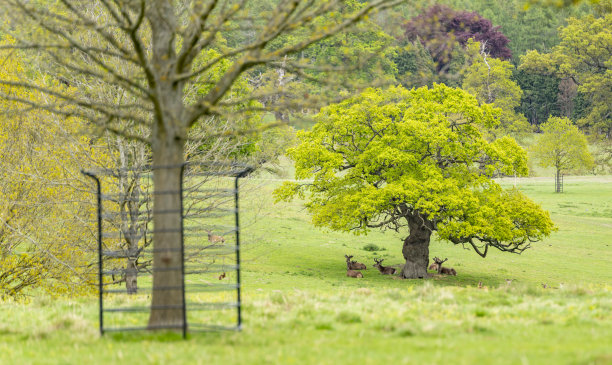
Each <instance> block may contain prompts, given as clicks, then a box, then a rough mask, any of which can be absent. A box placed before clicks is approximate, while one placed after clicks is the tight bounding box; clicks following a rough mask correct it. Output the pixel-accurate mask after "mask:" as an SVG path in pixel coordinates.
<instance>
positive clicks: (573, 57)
mask: <svg viewBox="0 0 612 365" xmlns="http://www.w3.org/2000/svg"><path fill="white" fill-rule="evenodd" d="M559 34H560V38H561V43H560V44H559V45H557V46H555V47H554V48H553V50H552V52H551V53H546V54H541V53H539V52H538V51H535V50H534V51H530V52H527V54H525V56H524V57H522V58H521V63H522V64H521V68H522V69H526V70H530V71H531V72H539V73H541V74H548V75H556V76H558V77H559V78H562V79H571V80H573V81H574V82H575V83H576V84H577V85H578V91H580V92H582V93H583V94H584V95H585V96H587V98H588V104H589V105H588V107H587V114H586V116H585V117H584V118H582V119H581V121H580V124H582V125H584V126H586V127H588V128H589V129H591V130H592V131H593V132H595V133H597V134H600V135H602V136H604V137H605V138H612V104H611V103H610V100H612V13H608V14H607V15H605V16H603V17H601V18H595V17H594V16H592V15H588V16H585V17H583V18H580V19H576V18H570V19H569V20H568V25H567V26H566V27H563V28H560V30H559Z"/></svg>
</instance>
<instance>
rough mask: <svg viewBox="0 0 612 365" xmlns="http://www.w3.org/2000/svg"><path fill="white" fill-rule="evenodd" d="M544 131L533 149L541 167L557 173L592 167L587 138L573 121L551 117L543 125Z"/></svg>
mask: <svg viewBox="0 0 612 365" xmlns="http://www.w3.org/2000/svg"><path fill="white" fill-rule="evenodd" d="M542 131H543V132H544V133H543V134H542V135H541V136H540V137H539V138H538V140H537V141H536V143H535V145H534V147H533V150H534V153H535V156H536V158H538V160H539V164H540V166H542V167H550V166H552V167H554V168H555V169H556V170H557V173H563V172H568V171H569V170H572V169H582V170H585V169H589V168H591V167H592V165H593V157H592V156H591V154H590V153H589V149H588V144H587V140H586V137H585V136H584V134H583V133H582V132H580V130H578V127H576V126H575V125H574V124H573V123H572V122H571V120H569V119H568V118H558V117H551V118H549V119H548V121H547V122H546V123H544V124H543V125H542Z"/></svg>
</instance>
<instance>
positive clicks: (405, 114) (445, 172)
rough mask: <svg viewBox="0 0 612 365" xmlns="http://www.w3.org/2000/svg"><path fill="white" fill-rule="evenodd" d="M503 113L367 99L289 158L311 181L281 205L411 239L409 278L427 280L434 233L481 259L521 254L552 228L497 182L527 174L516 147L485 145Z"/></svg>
mask: <svg viewBox="0 0 612 365" xmlns="http://www.w3.org/2000/svg"><path fill="white" fill-rule="evenodd" d="M497 112H498V110H496V109H494V108H492V107H491V106H490V105H487V104H485V105H483V106H479V104H478V101H477V100H476V98H475V97H473V96H471V95H469V94H468V93H466V92H465V91H463V90H460V89H453V88H449V87H447V86H444V85H434V87H433V88H431V89H428V88H420V89H416V90H414V89H413V90H410V91H409V90H406V89H404V88H402V87H394V88H390V89H388V90H384V91H383V90H379V89H369V90H367V91H366V92H364V93H362V94H361V95H359V96H357V97H354V98H351V99H349V100H346V101H344V102H342V103H339V104H335V105H331V106H329V107H326V108H324V109H323V110H322V111H321V113H320V114H319V115H318V116H317V117H316V120H317V124H316V125H315V126H314V128H313V129H312V131H309V132H302V133H300V134H299V135H298V137H299V140H300V142H301V143H300V144H299V145H298V146H297V147H295V148H293V149H290V151H289V155H290V156H291V157H292V158H293V159H294V160H295V164H296V165H295V167H296V179H298V180H304V179H312V181H306V182H305V183H300V182H286V183H285V184H284V185H283V186H281V187H280V188H279V189H277V191H276V195H277V199H279V200H289V199H292V198H294V197H295V196H296V195H297V196H301V197H303V198H306V200H307V202H306V207H307V209H308V210H309V212H310V213H311V214H312V217H313V223H314V224H315V225H316V226H324V227H329V228H331V229H333V230H340V231H354V232H356V233H366V232H368V231H369V230H371V229H393V230H395V231H398V232H405V233H406V237H405V239H404V240H403V246H402V253H403V256H404V258H405V260H406V263H405V265H404V267H403V269H402V271H401V276H402V277H404V278H423V277H426V275H427V264H428V261H429V242H430V238H431V236H432V234H434V233H436V234H437V235H438V236H439V237H440V238H441V239H444V240H448V241H450V242H452V243H454V244H460V245H464V246H467V247H471V248H472V249H473V250H474V251H476V253H478V254H479V255H481V256H482V257H485V256H486V255H487V253H488V251H489V248H496V249H498V250H500V251H504V252H511V253H521V252H523V251H524V250H525V249H527V248H529V247H530V245H531V243H532V242H534V241H537V240H540V239H541V238H543V237H544V236H547V235H548V234H549V233H550V232H551V231H552V230H553V229H554V227H553V223H552V221H551V220H550V218H549V215H548V213H547V212H546V211H543V210H542V209H541V208H540V207H539V206H538V205H537V204H535V203H534V202H532V201H531V200H529V199H528V198H527V197H526V196H524V195H523V194H522V193H521V192H520V191H518V190H516V189H503V188H502V187H500V185H499V184H497V183H496V182H495V181H494V180H493V179H492V178H493V177H495V176H499V175H500V174H506V175H512V174H515V173H516V174H518V175H525V174H526V173H527V166H526V154H525V151H524V150H523V149H522V148H521V147H520V146H518V145H517V144H516V142H515V141H514V140H513V139H511V138H509V137H504V138H501V139H498V140H495V141H493V142H488V141H487V140H486V139H484V138H483V136H482V134H481V132H480V128H481V127H485V126H486V127H490V126H492V125H494V124H495V123H496V119H495V114H496V113H497Z"/></svg>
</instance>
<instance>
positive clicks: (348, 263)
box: [344, 255, 366, 270]
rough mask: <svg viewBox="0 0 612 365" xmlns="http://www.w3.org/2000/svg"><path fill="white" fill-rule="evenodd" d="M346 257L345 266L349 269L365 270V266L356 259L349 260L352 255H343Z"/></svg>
mask: <svg viewBox="0 0 612 365" xmlns="http://www.w3.org/2000/svg"><path fill="white" fill-rule="evenodd" d="M344 257H346V268H347V269H349V270H365V269H366V266H365V265H364V264H362V263H360V262H357V261H351V259H352V258H353V256H349V255H344Z"/></svg>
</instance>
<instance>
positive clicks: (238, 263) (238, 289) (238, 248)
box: [234, 168, 252, 330]
mask: <svg viewBox="0 0 612 365" xmlns="http://www.w3.org/2000/svg"><path fill="white" fill-rule="evenodd" d="M251 171H252V170H251V169H250V168H247V169H245V170H243V171H241V172H240V173H238V175H236V179H235V180H234V208H235V215H236V280H237V283H236V284H237V285H236V287H237V288H236V289H237V291H236V295H237V300H238V303H237V305H236V309H237V311H238V313H237V314H238V330H241V329H242V297H241V290H242V285H241V282H240V267H241V263H240V215H239V205H238V180H240V178H243V177H245V176H246V175H248V174H249V173H250V172H251Z"/></svg>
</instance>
